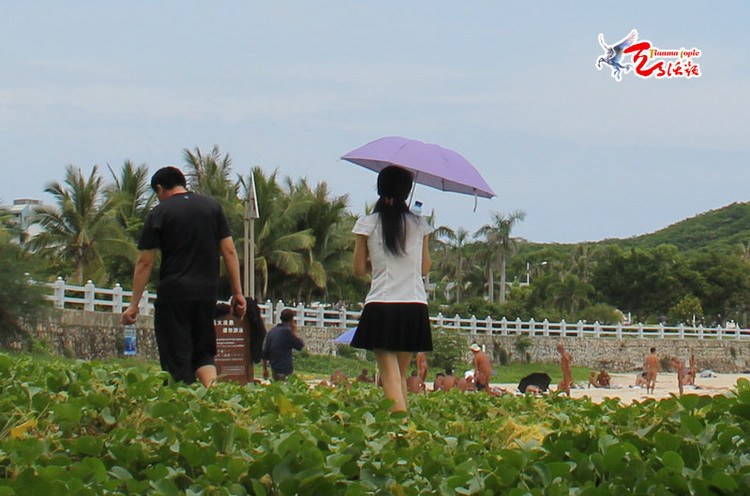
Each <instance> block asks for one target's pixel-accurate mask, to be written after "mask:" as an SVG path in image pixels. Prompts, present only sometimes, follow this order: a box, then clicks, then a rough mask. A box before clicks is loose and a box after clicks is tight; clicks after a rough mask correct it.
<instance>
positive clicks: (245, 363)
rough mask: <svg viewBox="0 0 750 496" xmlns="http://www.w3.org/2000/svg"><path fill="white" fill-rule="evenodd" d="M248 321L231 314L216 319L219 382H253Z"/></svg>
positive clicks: (216, 360) (216, 359)
mask: <svg viewBox="0 0 750 496" xmlns="http://www.w3.org/2000/svg"><path fill="white" fill-rule="evenodd" d="M246 322H247V321H245V322H243V321H241V320H239V319H235V318H234V316H232V315H231V314H227V315H225V316H223V317H218V318H216V319H214V329H215V331H216V358H215V362H216V372H217V374H218V376H219V380H230V381H236V382H239V383H240V384H247V383H248V382H253V362H252V357H251V355H250V329H249V328H248V327H247V324H246Z"/></svg>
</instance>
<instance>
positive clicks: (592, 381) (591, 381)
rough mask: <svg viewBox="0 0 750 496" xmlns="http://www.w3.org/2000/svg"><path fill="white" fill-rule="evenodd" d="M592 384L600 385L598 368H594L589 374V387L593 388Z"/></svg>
mask: <svg viewBox="0 0 750 496" xmlns="http://www.w3.org/2000/svg"><path fill="white" fill-rule="evenodd" d="M591 386H594V387H599V382H597V380H596V370H592V371H591V373H590V374H589V389H591Z"/></svg>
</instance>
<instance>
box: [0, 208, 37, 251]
mask: <svg viewBox="0 0 750 496" xmlns="http://www.w3.org/2000/svg"><path fill="white" fill-rule="evenodd" d="M42 205H43V203H42V201H41V200H33V199H30V198H21V199H18V200H13V205H11V206H6V205H0V209H3V210H5V211H6V212H7V213H8V214H10V219H9V224H10V225H11V227H12V229H13V234H14V240H15V241H17V242H18V244H20V245H24V244H25V243H27V242H28V241H29V240H30V239H31V238H33V237H34V236H36V235H37V234H39V233H40V232H42V226H40V225H39V224H36V223H34V215H35V214H36V210H37V208H39V207H41V206H42Z"/></svg>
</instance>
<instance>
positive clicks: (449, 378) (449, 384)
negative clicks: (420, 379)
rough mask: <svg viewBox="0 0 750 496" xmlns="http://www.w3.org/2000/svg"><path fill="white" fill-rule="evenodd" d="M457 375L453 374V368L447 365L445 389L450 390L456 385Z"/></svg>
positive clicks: (444, 381)
mask: <svg viewBox="0 0 750 496" xmlns="http://www.w3.org/2000/svg"><path fill="white" fill-rule="evenodd" d="M456 382H457V379H456V376H455V375H453V369H452V368H450V367H445V379H444V380H443V391H450V390H451V389H453V388H455V387H456Z"/></svg>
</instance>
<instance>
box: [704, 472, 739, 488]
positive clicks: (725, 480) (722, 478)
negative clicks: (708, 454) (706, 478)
mask: <svg viewBox="0 0 750 496" xmlns="http://www.w3.org/2000/svg"><path fill="white" fill-rule="evenodd" d="M711 485H713V486H714V487H717V488H719V489H721V490H723V491H735V490H737V489H738V488H739V486H738V485H737V482H736V481H735V480H734V479H733V478H732V477H731V476H729V475H728V474H726V473H723V472H716V473H714V475H713V476H712V477H711Z"/></svg>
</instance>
